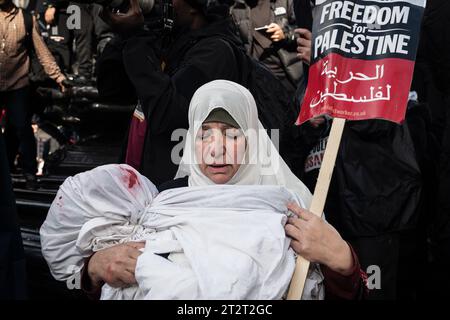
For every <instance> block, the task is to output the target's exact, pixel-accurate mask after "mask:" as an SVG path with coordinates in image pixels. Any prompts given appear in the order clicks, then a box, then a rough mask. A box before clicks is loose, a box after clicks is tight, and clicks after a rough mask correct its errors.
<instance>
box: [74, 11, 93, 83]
mask: <svg viewBox="0 0 450 320" xmlns="http://www.w3.org/2000/svg"><path fill="white" fill-rule="evenodd" d="M79 7H80V8H81V25H80V26H81V28H80V29H75V30H74V36H75V46H76V55H77V61H78V74H79V75H80V76H84V77H86V78H90V77H91V75H92V54H93V52H92V41H93V33H94V24H93V22H92V16H91V14H90V11H89V7H88V6H87V5H79Z"/></svg>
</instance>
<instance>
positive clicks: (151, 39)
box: [97, 0, 242, 184]
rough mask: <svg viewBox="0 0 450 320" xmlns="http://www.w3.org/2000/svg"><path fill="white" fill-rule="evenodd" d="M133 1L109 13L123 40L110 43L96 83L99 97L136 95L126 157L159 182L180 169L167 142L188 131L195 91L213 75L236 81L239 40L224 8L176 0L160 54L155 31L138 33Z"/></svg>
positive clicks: (138, 18)
mask: <svg viewBox="0 0 450 320" xmlns="http://www.w3.org/2000/svg"><path fill="white" fill-rule="evenodd" d="M131 4H132V5H131V9H130V11H129V13H127V14H126V15H125V16H122V17H118V16H115V15H114V14H111V13H108V16H107V17H106V18H105V19H106V20H107V21H108V20H109V22H110V24H111V25H112V27H113V29H115V31H116V32H118V33H120V34H121V37H117V38H116V39H114V40H112V41H111V42H110V43H108V45H107V46H106V48H105V50H104V51H103V54H102V56H101V57H100V58H99V61H98V69H97V71H98V76H97V83H98V89H99V93H100V95H102V96H103V97H104V98H108V97H109V98H110V99H111V100H116V101H117V100H123V97H128V98H130V97H131V101H133V98H137V100H138V104H137V107H136V110H135V112H134V115H133V117H132V121H131V125H130V130H129V134H128V142H127V148H126V154H125V157H124V160H125V162H126V163H127V164H130V165H131V166H133V167H134V168H136V169H137V170H139V171H140V172H141V173H142V174H144V175H145V176H146V177H148V178H149V179H150V180H151V181H152V182H154V183H155V184H159V183H162V182H164V181H167V180H169V179H171V178H173V177H174V175H175V172H176V170H177V164H176V163H175V162H174V160H173V159H172V150H173V149H174V147H175V146H176V145H177V144H179V141H172V134H173V133H174V130H176V129H180V128H185V129H186V128H187V111H188V106H189V101H190V99H191V97H192V95H193V94H194V92H195V90H197V88H199V87H200V86H201V85H203V84H204V83H206V82H209V81H211V80H215V79H227V80H231V81H235V82H241V76H242V75H241V70H239V64H238V63H237V60H236V57H235V51H234V50H233V48H232V47H231V45H235V46H239V45H240V44H241V41H240V39H239V38H238V37H237V36H236V33H235V29H234V28H233V24H232V22H231V20H230V18H229V12H228V7H227V6H222V5H215V6H213V7H209V8H207V6H206V1H203V0H174V2H173V6H174V11H175V31H174V32H173V34H172V37H173V41H171V43H170V45H169V46H167V47H165V48H163V49H164V52H161V50H159V48H158V41H157V40H156V37H155V35H154V34H153V33H152V32H151V31H150V32H147V31H145V30H143V27H142V24H143V17H142V14H141V13H140V9H139V7H138V4H137V2H136V1H131ZM105 13H106V10H105ZM130 21H131V22H130ZM129 24H135V25H136V26H135V28H134V29H133V28H130V26H129ZM178 138H179V136H178V137H175V139H178ZM176 156H178V155H176Z"/></svg>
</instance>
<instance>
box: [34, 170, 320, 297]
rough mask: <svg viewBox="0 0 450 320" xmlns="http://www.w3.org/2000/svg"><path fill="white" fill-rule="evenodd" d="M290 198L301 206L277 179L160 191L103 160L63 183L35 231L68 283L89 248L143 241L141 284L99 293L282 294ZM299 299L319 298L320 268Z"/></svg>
mask: <svg viewBox="0 0 450 320" xmlns="http://www.w3.org/2000/svg"><path fill="white" fill-rule="evenodd" d="M294 201H295V202H297V203H299V204H300V205H301V204H302V203H301V201H300V200H299V199H298V198H297V197H296V196H295V195H294V194H292V193H291V192H290V191H288V190H287V189H285V188H283V187H278V186H230V185H215V186H206V187H186V188H177V189H171V190H167V191H164V192H162V193H160V194H158V191H157V189H156V187H155V186H154V185H153V184H152V183H151V182H150V181H149V180H148V179H147V178H145V177H144V176H142V175H140V174H139V173H138V172H137V171H135V170H134V169H133V168H131V167H130V166H127V165H106V166H102V167H98V168H96V169H94V170H91V171H88V172H84V173H81V174H78V175H76V176H74V177H70V178H68V179H67V180H66V181H65V182H64V183H63V185H62V186H61V188H60V190H59V191H58V193H57V196H56V198H55V200H54V202H53V203H52V206H51V208H50V211H49V213H48V216H47V219H46V220H45V222H44V224H43V225H42V227H41V230H40V233H41V242H42V252H43V255H44V257H45V259H46V260H47V263H48V264H49V267H50V270H51V273H52V275H53V276H54V277H55V278H56V279H57V280H67V279H70V278H71V277H73V276H75V274H74V270H76V269H77V268H74V266H76V267H78V269H79V268H81V267H82V266H83V262H84V258H86V257H89V256H91V255H92V254H93V253H94V252H95V251H98V250H101V249H104V248H107V247H110V246H113V245H116V244H118V243H124V242H129V241H146V245H145V249H143V254H142V255H141V256H140V257H139V258H138V261H137V265H136V270H135V276H136V280H137V286H134V287H130V288H125V289H121V288H112V287H109V286H108V285H104V286H103V289H102V299H280V298H282V296H283V295H284V293H285V292H286V290H287V288H288V285H289V282H290V279H291V276H292V273H293V270H294V266H295V258H294V252H293V251H292V249H290V248H289V239H288V238H286V236H285V232H284V224H285V222H286V218H287V216H286V214H287V208H286V204H287V203H288V202H294ZM162 254H168V258H165V257H163V256H162ZM303 298H306V299H319V298H323V286H322V276H321V274H320V271H318V270H316V269H314V270H313V271H312V272H310V276H309V279H308V282H307V289H306V290H305V293H304V296H303Z"/></svg>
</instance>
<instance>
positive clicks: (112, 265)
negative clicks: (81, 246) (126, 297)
mask: <svg viewBox="0 0 450 320" xmlns="http://www.w3.org/2000/svg"><path fill="white" fill-rule="evenodd" d="M144 247H145V243H143V242H128V243H125V244H119V245H116V246H114V247H111V248H108V249H103V250H100V251H97V252H96V253H95V254H94V255H93V256H92V257H91V259H90V260H89V264H88V266H87V272H88V275H89V278H90V279H91V282H92V285H93V286H94V287H98V286H101V285H102V284H103V283H104V282H106V283H107V284H109V285H110V286H111V287H113V288H125V287H129V286H131V285H133V284H135V283H136V278H135V277H134V270H135V269H136V262H137V258H138V257H139V256H140V255H141V252H140V251H139V249H142V248H144Z"/></svg>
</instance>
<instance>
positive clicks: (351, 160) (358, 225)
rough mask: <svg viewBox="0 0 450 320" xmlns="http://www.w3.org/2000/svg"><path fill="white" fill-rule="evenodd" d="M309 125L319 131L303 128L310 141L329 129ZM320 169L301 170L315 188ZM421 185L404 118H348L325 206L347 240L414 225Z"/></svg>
mask: <svg viewBox="0 0 450 320" xmlns="http://www.w3.org/2000/svg"><path fill="white" fill-rule="evenodd" d="M306 128H307V127H305V128H304V129H303V130H304V131H306V130H305V129H306ZM309 131H316V132H315V135H314V134H311V132H308V131H306V132H303V134H304V140H303V141H305V142H304V144H305V145H309V146H313V145H315V143H317V142H318V141H319V139H320V138H321V137H326V136H328V134H329V129H328V130H327V128H322V130H320V129H318V130H314V129H311V128H310V129H309ZM317 131H318V132H319V134H317ZM318 171H319V168H315V169H313V170H310V171H309V172H306V173H305V172H304V173H303V176H302V181H303V182H304V183H305V184H306V185H307V186H308V187H309V188H310V190H311V191H312V192H313V191H314V187H315V183H316V179H317V176H318ZM421 191H422V177H421V174H420V170H419V167H418V164H417V160H416V155H415V150H414V146H413V143H412V141H411V137H410V134H409V130H408V127H407V125H406V124H403V125H398V124H395V123H391V122H389V121H384V120H366V121H347V124H346V126H345V129H344V133H343V136H342V140H341V144H340V148H339V153H338V156H337V159H336V164H335V168H334V172H333V178H332V180H331V184H330V189H329V192H328V197H327V201H326V205H325V211H324V212H325V216H326V218H327V220H328V222H330V223H331V224H332V225H333V226H334V227H335V228H336V229H337V230H338V231H339V233H340V234H341V235H342V236H343V237H344V238H345V239H346V240H351V239H352V238H357V237H366V236H378V235H382V234H386V233H389V232H396V231H400V230H405V229H409V228H414V227H415V226H416V224H417V220H418V208H419V201H420V196H421Z"/></svg>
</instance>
